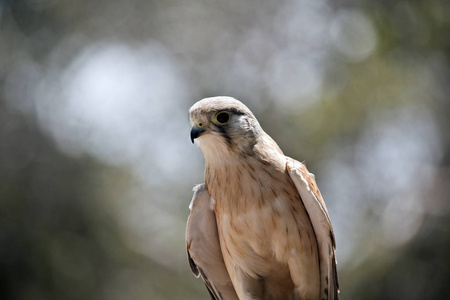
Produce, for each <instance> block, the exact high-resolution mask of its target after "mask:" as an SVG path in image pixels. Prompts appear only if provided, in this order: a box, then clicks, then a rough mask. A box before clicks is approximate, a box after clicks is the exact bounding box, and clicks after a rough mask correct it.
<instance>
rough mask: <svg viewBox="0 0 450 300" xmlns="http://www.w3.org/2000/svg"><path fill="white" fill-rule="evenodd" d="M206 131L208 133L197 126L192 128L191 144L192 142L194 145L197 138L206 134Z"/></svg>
mask: <svg viewBox="0 0 450 300" xmlns="http://www.w3.org/2000/svg"><path fill="white" fill-rule="evenodd" d="M205 131H206V129H203V128H200V127H197V126H196V125H194V126H192V128H191V142H192V144H193V143H194V140H195V139H196V138H198V137H199V136H201V135H202V133H203V132H205Z"/></svg>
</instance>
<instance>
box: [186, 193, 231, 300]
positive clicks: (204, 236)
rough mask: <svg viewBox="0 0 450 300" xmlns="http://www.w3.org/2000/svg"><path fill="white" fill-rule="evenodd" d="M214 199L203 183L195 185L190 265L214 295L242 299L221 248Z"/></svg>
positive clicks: (189, 234) (219, 298) (189, 238)
mask: <svg viewBox="0 0 450 300" xmlns="http://www.w3.org/2000/svg"><path fill="white" fill-rule="evenodd" d="M212 201H213V199H212V198H211V196H210V195H209V193H208V191H207V190H205V189H203V185H198V186H196V187H195V188H194V196H193V198H192V202H191V205H190V206H189V209H190V213H189V218H188V223H187V228H186V246H187V254H188V260H189V265H190V266H191V270H192V273H194V275H195V276H196V277H199V276H201V278H202V279H203V282H204V283H205V285H206V288H207V289H208V291H209V294H210V296H211V299H213V300H234V299H235V300H238V299H239V298H238V296H237V295H236V292H235V290H234V287H233V284H232V283H231V279H230V276H229V274H228V271H227V269H226V267H225V263H224V261H223V257H222V252H221V250H220V242H219V236H218V231H217V223H216V216H215V213H214V210H213V205H212Z"/></svg>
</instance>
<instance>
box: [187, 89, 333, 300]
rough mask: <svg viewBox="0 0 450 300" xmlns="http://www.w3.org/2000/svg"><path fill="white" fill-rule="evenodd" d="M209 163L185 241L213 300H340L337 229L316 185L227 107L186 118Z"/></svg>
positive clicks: (242, 112) (232, 105) (208, 103)
mask: <svg viewBox="0 0 450 300" xmlns="http://www.w3.org/2000/svg"><path fill="white" fill-rule="evenodd" d="M189 117H190V121H191V123H192V124H193V127H192V131H191V139H192V141H194V139H197V141H198V144H199V146H200V149H201V150H202V152H203V155H204V157H205V163H206V167H205V183H204V184H203V185H201V186H199V187H197V188H196V189H195V193H194V197H193V199H192V203H191V206H190V209H191V212H190V216H189V220H188V225H187V232H186V241H187V249H188V256H189V262H190V265H191V268H192V271H193V273H194V274H195V275H196V276H201V277H202V279H203V281H204V282H205V285H206V287H207V288H208V291H209V293H210V295H211V298H212V299H225V300H229V299H274V300H276V299H311V300H315V299H329V300H332V299H338V281H337V274H336V262H335V242H334V235H333V229H332V227H331V222H330V219H329V217H328V212H327V209H326V206H325V203H324V202H323V199H322V196H321V194H320V192H319V190H318V188H317V185H316V183H315V179H314V175H312V174H311V173H309V172H308V170H307V169H306V167H305V166H304V165H303V164H301V163H299V162H297V161H295V160H293V159H291V158H288V157H286V156H284V154H283V152H282V151H281V150H280V148H279V147H278V145H277V144H276V143H275V141H273V140H272V138H271V137H270V136H268V135H267V134H266V133H265V132H264V131H263V130H262V128H261V126H260V125H259V123H258V121H257V120H256V118H255V117H254V115H253V114H252V112H251V111H250V110H249V109H248V108H247V107H246V106H245V105H244V104H242V103H241V102H239V101H238V100H236V99H233V98H230V97H214V98H206V99H203V100H201V101H199V102H197V103H196V104H194V105H193V106H192V107H191V109H190V111H189Z"/></svg>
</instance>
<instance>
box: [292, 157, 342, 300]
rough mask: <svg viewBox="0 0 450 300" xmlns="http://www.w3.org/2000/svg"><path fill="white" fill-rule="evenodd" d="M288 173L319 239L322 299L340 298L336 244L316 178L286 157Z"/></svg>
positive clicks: (335, 299)
mask: <svg viewBox="0 0 450 300" xmlns="http://www.w3.org/2000/svg"><path fill="white" fill-rule="evenodd" d="M287 170H288V172H289V175H290V177H291V179H292V181H293V182H294V184H295V186H296V187H297V190H298V193H299V194H300V197H301V199H302V201H303V204H304V205H305V208H306V211H307V212H308V215H309V218H310V219H311V223H312V226H313V228H314V232H315V234H316V238H317V245H318V247H319V263H320V287H321V294H320V295H321V299H328V300H337V299H339V282H338V277H337V272H336V254H335V250H336V244H335V240H334V233H333V228H332V226H331V221H330V217H329V216H328V211H327V207H326V206H325V202H324V201H323V199H322V195H321V194H320V192H319V189H318V188H317V184H316V180H315V179H314V175H313V174H311V173H309V172H308V170H307V169H306V167H305V165H304V164H302V163H300V162H298V161H296V160H294V159H292V158H289V157H288V158H287Z"/></svg>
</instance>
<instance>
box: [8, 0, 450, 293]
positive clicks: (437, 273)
mask: <svg viewBox="0 0 450 300" xmlns="http://www.w3.org/2000/svg"><path fill="white" fill-rule="evenodd" d="M449 80H450V2H449V1H447V0H417V1H390V0H383V1H370V0H363V1H353V0H342V1H331V0H330V1H326V0H282V1H269V0H265V1H256V0H247V1H240V0H232V1H212V0H193V1H181V0H167V1H145V0H129V1H118V0H109V1H107V0H91V1H87V0H81V1H69V0H9V1H7V0H3V1H0V299H14V300H22V299H27V300H28V299H69V300H71V299H108V300H109V299H112V300H116V299H117V300H118V299H136V300H140V299H208V295H207V292H206V289H205V288H204V286H203V283H202V282H201V280H197V279H195V278H194V276H193V275H192V274H191V273H190V269H189V267H188V264H187V261H186V254H185V241H184V231H185V224H186V219H187V215H188V205H189V202H190V200H191V197H192V187H193V186H194V185H195V184H197V183H200V182H202V180H203V179H202V177H203V168H204V161H203V157H202V155H201V152H200V150H199V149H198V147H197V146H194V145H192V144H191V143H190V140H189V131H190V125H189V123H188V117H187V111H188V109H189V107H190V106H191V105H192V104H193V103H195V102H196V101H197V100H200V99H201V98H204V97H209V96H216V95H229V96H233V97H236V98H238V99H240V100H242V101H243V102H244V103H245V104H247V106H248V107H249V108H250V109H251V110H252V111H253V112H254V114H255V115H256V116H257V117H258V119H259V120H260V123H261V125H262V127H263V128H264V129H265V130H266V132H268V133H269V134H270V135H271V136H272V137H273V138H274V139H275V140H276V141H277V142H278V144H279V145H280V147H281V148H282V149H283V150H284V152H285V154H286V155H289V156H291V157H294V158H296V159H298V160H300V161H305V162H306V164H307V166H308V168H309V170H310V171H311V172H313V173H315V174H316V179H317V181H318V184H319V187H320V189H321V191H322V194H323V195H324V198H325V201H326V203H327V205H328V209H329V212H330V215H331V219H332V222H333V225H334V228H335V233H336V239H337V258H338V270H339V274H340V283H341V297H342V299H396V300H398V299H449V298H450V297H449V296H448V280H449V278H450V256H449V253H450V201H449V200H450V199H449V194H450V134H449V131H450V99H449V97H450V81H449Z"/></svg>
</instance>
